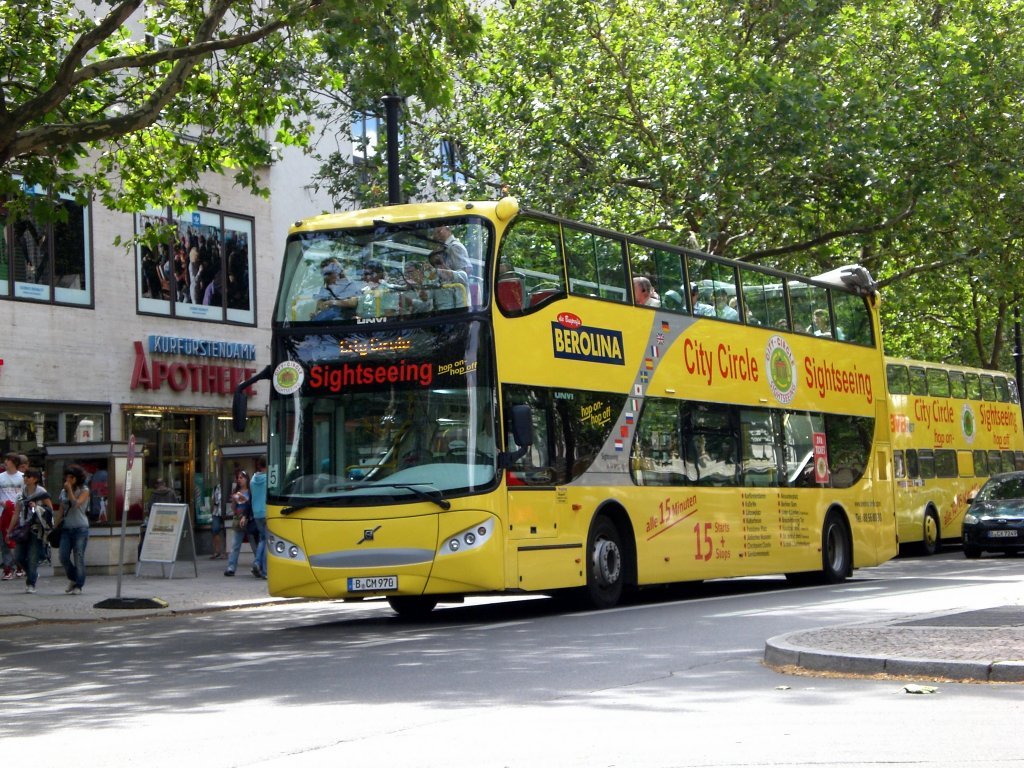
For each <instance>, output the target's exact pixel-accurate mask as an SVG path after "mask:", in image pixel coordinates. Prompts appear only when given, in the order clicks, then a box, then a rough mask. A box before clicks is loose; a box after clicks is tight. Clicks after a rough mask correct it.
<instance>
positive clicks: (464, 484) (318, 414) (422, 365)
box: [268, 322, 498, 507]
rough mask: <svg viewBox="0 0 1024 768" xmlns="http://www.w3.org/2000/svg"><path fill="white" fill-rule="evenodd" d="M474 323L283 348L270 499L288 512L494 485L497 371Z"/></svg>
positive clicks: (304, 341)
mask: <svg viewBox="0 0 1024 768" xmlns="http://www.w3.org/2000/svg"><path fill="white" fill-rule="evenodd" d="M486 334H487V328H486V326H485V325H483V324H481V323H479V322H472V323H462V324H457V325H456V324H446V325H442V326H437V327H433V328H411V329H403V330H393V331H388V330H385V329H383V328H379V329H375V332H374V333H370V334H358V335H356V334H345V335H329V336H328V335H320V334H317V335H310V336H304V337H293V338H290V339H285V340H283V344H284V346H285V350H284V351H285V356H286V357H287V358H289V362H288V363H286V364H285V365H294V366H295V368H294V370H296V371H298V370H300V369H301V370H302V373H301V374H299V375H298V376H297V377H295V379H294V381H295V382H296V383H295V384H294V387H295V391H292V392H288V391H287V390H288V389H291V388H292V387H287V388H281V389H284V391H285V392H286V393H287V394H283V393H282V392H281V391H280V390H277V391H276V392H275V397H273V398H272V400H271V425H272V427H271V436H270V446H269V447H270V463H271V466H270V468H269V472H268V474H269V488H268V490H269V492H270V494H271V495H272V496H274V497H275V498H277V499H278V500H279V501H281V502H283V503H285V504H290V505H293V506H299V507H302V506H308V505H310V504H317V505H321V506H323V505H327V506H330V505H336V506H349V505H352V506H362V505H371V504H372V505H379V504H387V503H392V502H394V503H409V502H411V501H417V500H421V499H429V500H435V501H443V500H444V498H445V497H447V496H451V495H462V494H467V493H475V492H478V491H480V490H482V489H484V488H489V487H492V486H493V484H494V483H495V482H496V479H497V478H496V466H497V450H498V446H497V443H496V440H495V434H496V429H495V419H496V411H495V388H494V384H493V378H492V374H491V371H492V369H493V365H492V363H491V361H490V358H489V353H488V352H487V351H486V350H487V349H489V348H490V346H489V344H488V343H486V342H485V341H484V339H483V337H484V336H485V335H486Z"/></svg>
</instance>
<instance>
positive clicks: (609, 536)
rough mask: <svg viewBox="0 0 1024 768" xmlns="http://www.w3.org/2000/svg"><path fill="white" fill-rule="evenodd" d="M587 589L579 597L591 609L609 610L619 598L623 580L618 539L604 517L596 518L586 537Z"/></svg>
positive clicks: (621, 556) (620, 545) (612, 524)
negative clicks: (581, 596)
mask: <svg viewBox="0 0 1024 768" xmlns="http://www.w3.org/2000/svg"><path fill="white" fill-rule="evenodd" d="M586 562H587V586H586V587H585V588H584V592H583V598H584V601H585V602H586V604H587V605H588V606H589V607H591V608H597V609H599V610H600V609H604V608H612V607H614V606H615V605H616V604H617V603H618V602H619V598H621V597H622V589H623V586H624V584H625V579H626V564H625V562H624V561H623V549H622V537H621V536H620V535H619V529H618V528H616V527H615V524H614V523H613V522H612V521H611V520H610V519H609V518H607V517H606V516H604V515H600V516H598V517H597V518H596V519H595V520H594V524H593V525H592V526H591V527H590V535H589V536H588V537H587V561H586Z"/></svg>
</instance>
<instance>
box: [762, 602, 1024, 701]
mask: <svg viewBox="0 0 1024 768" xmlns="http://www.w3.org/2000/svg"><path fill="white" fill-rule="evenodd" d="M764 661H765V664H767V665H768V666H770V667H773V668H775V669H780V670H782V671H785V668H786V667H797V668H799V669H803V670H808V671H813V672H835V673H839V674H855V675H878V674H884V675H898V676H912V677H923V678H933V679H944V680H963V681H977V682H993V683H995V682H1000V683H1024V606H1021V605H1006V606H1000V607H994V608H985V609H982V610H973V611H971V610H968V611H963V610H961V611H955V612H948V613H938V614H927V615H918V616H905V617H903V618H901V619H897V620H892V621H886V622H878V623H869V624H855V625H847V626H841V627H825V628H821V629H812V630H808V631H804V632H793V633H790V634H787V635H779V636H778V637H773V638H770V639H769V640H768V641H767V643H766V644H765V651H764Z"/></svg>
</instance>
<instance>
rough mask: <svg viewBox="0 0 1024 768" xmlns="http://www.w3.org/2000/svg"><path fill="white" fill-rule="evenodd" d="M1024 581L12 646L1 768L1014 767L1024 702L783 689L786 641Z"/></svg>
mask: <svg viewBox="0 0 1024 768" xmlns="http://www.w3.org/2000/svg"><path fill="white" fill-rule="evenodd" d="M1022 583H1024V559H1020V558H985V559H984V560H982V561H973V562H968V561H965V560H964V559H963V557H962V555H960V554H959V553H956V552H953V553H947V554H944V555H941V556H939V557H937V558H930V559H916V560H897V561H893V562H891V563H888V564H886V565H884V566H882V567H880V568H876V569H869V570H864V571H859V572H857V574H856V578H855V579H853V580H852V581H850V582H847V583H846V584H844V585H839V586H836V587H809V588H799V589H796V588H792V587H788V586H787V585H786V583H785V582H784V580H781V579H753V580H736V581H728V582H713V583H708V584H704V585H696V586H692V587H689V588H687V589H677V590H672V591H669V590H664V591H659V592H656V593H649V594H645V595H643V596H642V597H641V599H639V600H637V601H635V602H633V603H631V604H629V605H625V606H622V607H620V608H617V609H615V610H612V611H605V612H601V613H593V612H586V613H573V612H565V611H562V610H560V609H559V608H558V606H557V605H556V604H554V602H553V601H551V600H547V599H525V600H500V601H487V600H479V601H471V602H469V603H467V604H466V605H463V606H454V607H443V608H441V609H439V610H438V611H437V612H435V616H434V617H433V618H432V620H431V621H429V622H425V623H407V622H403V621H401V620H399V619H397V618H396V617H394V615H393V614H392V613H391V612H390V610H389V609H388V607H387V606H386V605H383V604H369V605H343V604H337V603H327V604H325V603H308V604H301V605H287V606H273V607H264V608H252V609H245V610H237V611H228V612H222V613H214V614H209V615H205V616H179V617H160V618H154V619H149V620H142V621H139V620H136V621H125V622H119V623H104V624H56V625H54V624H50V625H39V626H34V627H25V628H18V629H11V630H8V631H4V632H2V633H0V659H2V661H3V668H2V672H0V710H2V712H3V717H2V718H0V739H2V740H0V744H2V747H0V749H2V758H3V760H4V761H5V762H8V761H9V762H10V764H11V765H19V766H21V765H31V766H46V765H58V764H61V765H64V764H67V763H68V762H76V763H79V764H82V765H115V766H116V765H139V766H147V767H148V766H206V765H210V766H235V765H237V766H288V767H289V768H291V767H292V766H321V765H346V766H360V767H362V766H445V767H446V768H447V767H449V766H467V767H468V766H472V767H473V768H480V767H483V768H487V767H489V766H549V765H550V766H588V767H589V766H782V765H786V766H819V765H830V766H889V765H894V764H895V765H901V764H909V765H915V766H919V765H923V766H964V765H971V766H979V765H992V766H1012V765H1024V757H1022V756H1021V754H1022V750H1021V749H1020V748H1019V746H1018V745H1017V742H1018V739H1017V737H1016V734H1017V733H1018V728H1017V726H1016V725H1015V724H1016V723H1019V722H1020V720H1021V718H1022V716H1024V689H1022V688H1021V686H1014V685H970V684H955V683H947V684H941V685H939V686H938V690H937V691H936V692H935V693H930V694H911V693H907V692H906V690H905V688H904V686H905V684H906V682H907V681H898V680H892V679H882V680H870V679H843V678H836V677H794V676H786V675H782V674H779V673H777V672H775V671H772V670H770V669H768V668H766V667H765V666H764V665H763V664H762V657H763V654H764V643H765V639H766V638H768V637H771V636H774V635H778V634H780V633H783V632H788V631H795V630H799V629H806V628H812V627H819V626H826V625H831V624H840V623H849V622H855V621H863V620H866V619H869V618H878V617H879V616H882V615H892V616H898V615H901V614H911V613H916V612H921V611H929V610H946V609H950V610H951V609H954V608H958V607H972V606H973V607H980V606H984V605H990V604H991V605H998V604H1006V603H1007V602H1014V601H1016V602H1021V601H1024V594H1022V587H1021V585H1022Z"/></svg>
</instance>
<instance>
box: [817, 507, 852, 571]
mask: <svg viewBox="0 0 1024 768" xmlns="http://www.w3.org/2000/svg"><path fill="white" fill-rule="evenodd" d="M852 549H853V547H852V542H851V541H850V533H849V531H847V529H846V524H845V523H844V522H843V517H842V515H840V514H839V513H838V512H836V511H834V510H833V511H832V512H829V513H828V514H827V515H825V525H824V526H822V529H821V572H822V577H823V578H824V580H825V582H826V583H828V584H839V583H841V582H843V581H846V577H847V576H848V575H849V573H850V570H851V553H852Z"/></svg>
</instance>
